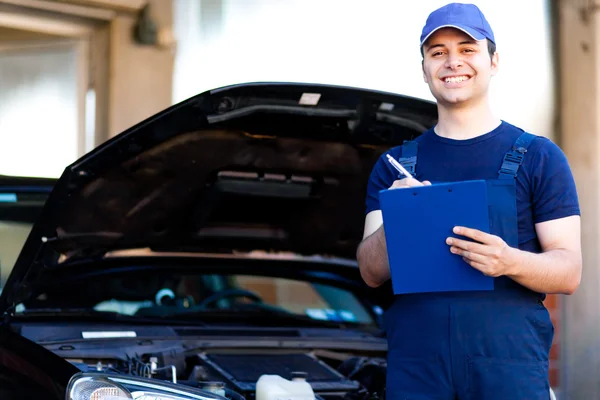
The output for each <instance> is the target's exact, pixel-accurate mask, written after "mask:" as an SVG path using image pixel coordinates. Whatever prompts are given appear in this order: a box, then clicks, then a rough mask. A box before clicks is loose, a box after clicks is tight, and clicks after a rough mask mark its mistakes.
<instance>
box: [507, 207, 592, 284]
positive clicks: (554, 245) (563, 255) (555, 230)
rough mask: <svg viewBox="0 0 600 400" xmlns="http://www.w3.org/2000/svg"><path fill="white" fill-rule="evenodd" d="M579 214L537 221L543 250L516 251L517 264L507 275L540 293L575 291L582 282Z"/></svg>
mask: <svg viewBox="0 0 600 400" xmlns="http://www.w3.org/2000/svg"><path fill="white" fill-rule="evenodd" d="M580 227H581V220H580V217H579V216H572V217H566V218H561V219H557V220H553V221H546V222H542V223H539V224H536V226H535V229H536V232H537V234H538V238H539V240H540V244H541V246H542V251H543V252H542V253H541V254H533V253H529V252H524V251H520V250H516V251H515V265H516V268H515V269H514V271H513V272H512V273H510V274H508V276H509V277H510V278H512V279H514V280H515V281H517V282H518V283H520V284H521V285H523V286H526V287H528V288H529V289H531V290H534V291H536V292H541V293H562V294H573V293H574V292H575V291H576V290H577V288H578V287H579V284H580V282H581V272H582V255H581V230H580Z"/></svg>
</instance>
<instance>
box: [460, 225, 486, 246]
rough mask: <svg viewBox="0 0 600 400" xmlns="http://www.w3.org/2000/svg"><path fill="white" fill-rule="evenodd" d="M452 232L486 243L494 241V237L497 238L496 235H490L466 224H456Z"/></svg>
mask: <svg viewBox="0 0 600 400" xmlns="http://www.w3.org/2000/svg"><path fill="white" fill-rule="evenodd" d="M452 232H454V233H455V234H457V235H461V236H465V237H468V238H470V239H473V240H475V241H477V242H480V243H485V244H491V243H493V239H494V238H495V236H493V235H490V234H489V233H485V232H482V231H480V230H478V229H471V228H465V227H464V226H456V227H454V229H453V230H452Z"/></svg>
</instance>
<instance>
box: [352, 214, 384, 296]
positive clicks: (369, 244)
mask: <svg viewBox="0 0 600 400" xmlns="http://www.w3.org/2000/svg"><path fill="white" fill-rule="evenodd" d="M356 259H357V260H358V267H359V269H360V274H361V276H362V278H363V280H364V281H365V283H366V284H367V285H369V286H370V287H378V286H380V285H382V284H383V283H385V282H386V281H387V280H388V279H389V278H390V266H389V264H388V258H387V247H386V244H385V233H384V230H383V225H382V226H380V227H379V229H377V230H376V231H375V232H373V234H372V235H370V236H368V237H366V238H365V239H364V240H363V241H362V242H361V243H360V245H359V246H358V250H357V252H356Z"/></svg>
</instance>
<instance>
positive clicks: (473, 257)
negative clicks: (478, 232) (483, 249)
mask: <svg viewBox="0 0 600 400" xmlns="http://www.w3.org/2000/svg"><path fill="white" fill-rule="evenodd" d="M450 251H451V252H452V253H453V254H456V255H459V256H461V257H462V258H463V260H465V261H469V262H477V263H480V264H482V265H487V264H488V263H487V260H488V258H487V257H486V256H484V255H483V254H477V253H472V252H470V251H467V250H463V249H460V248H458V247H454V246H452V247H450Z"/></svg>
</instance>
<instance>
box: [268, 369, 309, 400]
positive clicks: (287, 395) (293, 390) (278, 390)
mask: <svg viewBox="0 0 600 400" xmlns="http://www.w3.org/2000/svg"><path fill="white" fill-rule="evenodd" d="M282 399H285V400H315V393H314V391H313V389H312V387H311V386H310V383H308V382H307V381H306V374H304V373H293V374H292V380H291V381H290V380H287V379H285V378H282V377H281V376H279V375H261V377H260V378H258V381H257V382H256V400H282Z"/></svg>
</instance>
